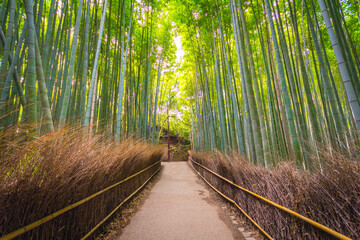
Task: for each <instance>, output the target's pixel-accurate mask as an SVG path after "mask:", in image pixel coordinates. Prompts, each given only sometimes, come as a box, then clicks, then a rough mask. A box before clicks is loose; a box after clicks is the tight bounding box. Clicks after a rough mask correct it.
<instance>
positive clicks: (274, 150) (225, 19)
mask: <svg viewBox="0 0 360 240" xmlns="http://www.w3.org/2000/svg"><path fill="white" fill-rule="evenodd" d="M178 4H179V5H180V6H181V8H182V9H181V10H180V11H179V12H181V13H186V14H185V15H186V16H185V17H182V16H178V18H179V20H178V22H179V23H178V24H179V25H182V29H183V31H184V32H186V33H187V35H186V36H187V38H188V41H189V42H191V43H192V44H189V45H186V47H187V51H188V53H187V56H186V59H187V61H188V64H187V65H186V66H183V71H186V72H187V75H189V74H190V75H191V76H192V78H191V80H189V82H191V84H192V86H193V88H192V90H191V91H192V96H194V98H192V99H191V104H192V115H193V117H192V141H193V147H194V148H195V149H196V150H198V151H209V150H213V149H219V150H221V151H222V152H225V153H227V152H229V151H230V150H231V149H234V150H236V151H238V152H241V153H242V154H243V155H245V156H246V157H247V158H248V159H250V160H251V161H252V162H253V163H254V164H258V165H264V166H266V167H268V168H269V167H271V166H273V165H274V164H276V162H278V161H279V160H278V159H289V158H290V159H294V160H296V162H297V165H298V167H300V168H305V169H311V168H312V167H313V166H314V165H315V164H316V165H317V166H319V164H321V162H320V163H319V162H318V161H317V159H319V152H318V149H326V151H329V152H332V151H345V152H346V151H349V149H350V148H352V147H353V146H359V145H358V144H359V141H358V140H359V139H358V137H359V132H360V107H359V97H360V81H359V76H360V75H359V73H360V61H359V57H358V56H359V52H360V45H359V43H360V39H359V34H360V32H359V30H358V29H359V27H360V25H359V23H360V21H359V19H360V18H358V17H359V3H358V2H356V1H355V2H354V1H339V0H297V1H293V0H250V1H241V0H226V1H219V0H217V1H206V0H204V1H191V2H190V1H178ZM315 161H316V162H315Z"/></svg>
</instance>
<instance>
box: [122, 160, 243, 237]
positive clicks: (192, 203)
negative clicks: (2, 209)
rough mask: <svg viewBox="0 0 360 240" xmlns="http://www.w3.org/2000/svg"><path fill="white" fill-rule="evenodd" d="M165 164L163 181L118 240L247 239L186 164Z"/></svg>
mask: <svg viewBox="0 0 360 240" xmlns="http://www.w3.org/2000/svg"><path fill="white" fill-rule="evenodd" d="M162 165H163V169H162V172H161V176H160V180H159V181H158V182H157V183H156V184H155V186H154V187H153V188H152V190H151V192H150V195H149V197H148V199H146V201H145V203H144V205H143V206H142V207H141V208H140V210H139V212H137V213H136V214H135V216H134V217H133V218H132V219H131V222H130V224H129V225H128V226H127V227H125V229H124V232H123V234H122V235H121V236H120V238H119V240H139V239H141V240H150V239H156V240H165V239H166V240H180V239H197V240H202V239H203V240H205V239H206V240H211V239H223V240H226V239H244V238H243V237H242V236H241V234H240V233H239V232H238V231H237V229H236V228H235V230H234V228H233V226H231V221H230V219H229V217H228V216H226V214H225V213H224V212H223V210H222V209H221V207H220V206H219V205H220V203H218V202H217V201H215V200H214V199H212V198H213V197H211V196H210V193H209V191H208V190H207V189H206V188H205V187H204V185H203V184H202V183H201V181H200V180H199V179H198V178H197V177H196V175H195V173H194V172H193V171H192V169H191V168H190V166H189V165H188V163H187V162H169V163H162ZM239 235H240V236H239Z"/></svg>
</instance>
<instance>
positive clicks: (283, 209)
mask: <svg viewBox="0 0 360 240" xmlns="http://www.w3.org/2000/svg"><path fill="white" fill-rule="evenodd" d="M189 158H190V160H191V162H193V163H195V164H196V165H198V166H200V167H201V168H203V169H205V170H206V171H208V172H210V173H212V174H213V175H215V176H217V177H218V178H220V179H222V180H224V181H225V182H228V183H229V184H231V185H233V186H234V187H237V188H239V189H241V190H242V191H244V192H247V193H249V194H251V195H252V196H254V197H256V198H258V199H261V200H263V201H264V202H266V203H268V204H270V205H272V206H274V207H276V208H278V209H280V210H282V211H284V212H287V213H289V214H290V215H292V216H294V217H297V218H299V219H301V220H303V221H305V222H307V223H309V224H310V225H312V226H314V227H316V228H318V229H320V230H322V231H324V232H326V233H328V234H330V235H331V236H333V237H336V238H337V239H341V240H351V238H349V237H347V236H345V235H343V234H341V233H339V232H337V231H335V230H332V229H331V228H328V227H326V226H324V225H322V224H320V223H318V222H315V221H314V220H311V219H310V218H307V217H305V216H303V215H301V214H299V213H297V212H294V211H292V210H290V209H288V208H286V207H283V206H281V205H279V204H277V203H274V202H272V201H270V200H269V199H266V198H264V197H262V196H260V195H258V194H256V193H254V192H252V191H250V190H248V189H246V188H243V187H240V186H239V185H237V184H235V183H234V182H232V181H230V180H229V179H227V178H224V177H223V176H221V175H219V174H217V173H216V172H214V171H212V170H210V169H208V168H207V167H205V166H203V165H201V164H200V163H197V162H195V161H194V160H193V159H192V158H191V157H189Z"/></svg>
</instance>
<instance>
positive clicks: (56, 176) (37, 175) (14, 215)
mask: <svg viewBox="0 0 360 240" xmlns="http://www.w3.org/2000/svg"><path fill="white" fill-rule="evenodd" d="M15 129H16V130H18V131H19V128H14V129H9V130H7V131H6V132H5V133H3V134H1V135H0V144H1V147H0V162H1V163H2V164H1V166H0V176H1V179H0V180H1V181H0V236H1V235H5V234H7V233H10V232H12V231H14V230H17V229H18V228H20V227H22V226H25V225H27V224H30V223H32V222H34V221H37V220H39V219H41V218H43V217H45V216H47V215H49V214H51V213H53V212H56V211H58V210H60V209H62V208H64V207H67V206H69V205H70V204H73V203H75V202H77V201H79V200H82V199H84V198H86V197H88V196H90V195H92V194H94V193H96V192H98V191H100V190H102V189H105V188H107V187H109V186H111V185H113V184H115V183H117V182H119V181H120V180H122V179H125V178H126V177H128V176H131V175H133V174H135V173H137V172H139V171H141V170H143V169H145V168H147V167H149V166H151V165H152V164H155V163H156V162H158V161H160V160H161V159H162V157H163V155H164V153H165V148H163V147H159V146H151V145H148V144H144V143H142V142H138V141H135V140H131V139H127V140H124V141H122V142H120V143H119V142H118V143H115V142H114V141H113V139H111V138H108V137H106V136H104V135H94V136H89V135H88V133H87V132H88V128H75V127H71V128H63V129H61V130H58V131H54V132H51V133H48V134H46V135H43V136H41V137H39V138H37V139H34V140H32V141H28V142H24V138H26V133H25V132H24V133H20V132H16V131H14V130H15ZM19 136H23V137H22V138H21V137H19ZM159 167H160V163H159V164H156V165H154V166H153V167H151V168H150V169H148V170H146V171H145V172H143V173H141V174H139V175H137V176H136V177H134V178H132V179H130V180H129V181H127V182H124V183H122V184H120V185H119V186H117V187H115V188H113V189H110V190H109V191H107V192H104V193H103V194H101V195H99V196H97V197H95V198H93V199H91V200H90V201H88V202H86V203H84V204H82V205H80V206H78V207H76V208H74V209H72V210H70V211H69V212H67V213H64V214H63V215H60V216H58V217H56V218H55V219H54V220H52V221H50V222H48V223H45V224H43V225H41V226H40V227H38V228H35V229H34V230H32V231H30V232H29V233H26V234H24V235H22V236H21V237H20V239H80V238H81V237H83V236H84V235H85V234H86V233H88V232H89V231H90V230H91V229H92V228H93V227H95V225H97V224H98V223H99V222H100V221H101V220H103V219H104V218H105V217H106V216H107V214H109V213H110V212H111V211H112V210H113V209H114V208H115V207H116V206H117V205H118V204H120V203H121V202H122V201H123V200H124V199H125V198H126V197H127V196H129V195H130V194H131V193H132V192H134V191H135V190H136V189H137V188H138V187H139V186H141V185H142V184H143V183H144V182H145V181H146V180H147V179H148V178H149V177H150V176H151V175H152V174H153V173H154V172H155V171H156V170H157V169H158V168H159ZM100 232H101V231H100ZM96 233H99V232H95V234H94V235H96Z"/></svg>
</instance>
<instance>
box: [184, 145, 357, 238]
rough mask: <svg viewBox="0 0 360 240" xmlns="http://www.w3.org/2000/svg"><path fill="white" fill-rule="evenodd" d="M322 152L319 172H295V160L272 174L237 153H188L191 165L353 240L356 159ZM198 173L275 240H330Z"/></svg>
mask: <svg viewBox="0 0 360 240" xmlns="http://www.w3.org/2000/svg"><path fill="white" fill-rule="evenodd" d="M321 153H322V158H321V160H322V162H323V165H322V168H321V169H320V168H318V170H316V171H314V172H311V173H310V172H308V171H299V170H298V169H297V167H296V165H295V163H294V162H290V161H287V162H282V163H281V164H278V166H277V167H276V168H274V169H272V170H268V169H266V168H264V167H261V166H254V165H253V164H251V163H249V162H248V161H247V160H246V159H244V158H243V157H242V156H240V155H239V154H237V153H235V152H233V153H231V154H229V155H224V154H222V153H220V152H216V153H215V154H214V153H208V154H206V153H197V152H194V151H191V152H190V157H191V158H192V159H193V160H194V161H195V162H198V163H200V164H201V165H204V166H205V167H207V168H209V169H211V170H213V171H214V172H216V173H218V174H219V175H221V176H223V177H225V178H227V179H229V180H231V181H233V182H234V183H236V184H238V185H239V186H241V187H243V188H246V189H248V190H250V191H252V192H254V193H256V194H258V195H260V196H262V197H265V198H267V199H269V200H271V201H273V202H275V203H277V204H280V205H282V206H284V207H286V208H289V209H291V210H293V211H295V212H297V213H300V214H302V215H304V216H306V217H308V218H310V219H312V220H314V221H317V222H319V223H321V224H323V225H325V226H327V227H329V228H331V229H333V230H335V231H338V232H339V233H341V234H344V235H345V236H347V237H350V238H352V239H357V238H358V237H359V236H360V163H359V162H360V156H359V155H358V154H356V155H350V156H349V155H342V154H336V153H335V154H329V153H328V152H326V151H321ZM193 166H194V167H195V168H196V170H197V171H199V172H200V174H201V175H202V176H204V177H205V179H207V180H208V181H209V182H210V183H211V184H212V185H214V186H215V187H216V188H217V189H219V190H220V191H221V192H223V193H224V194H225V195H227V196H229V197H230V198H232V199H234V200H235V201H236V202H237V203H238V204H239V206H240V207H241V208H242V209H243V210H244V211H245V212H246V213H247V214H248V215H249V216H250V217H251V218H252V219H253V220H254V221H255V222H256V223H257V224H259V225H260V226H261V227H262V228H263V229H264V230H265V231H266V232H267V233H268V234H269V235H270V236H271V237H273V238H274V239H332V237H331V236H330V235H328V234H326V233H324V232H322V231H321V230H318V229H317V228H315V227H313V226H311V225H309V224H307V223H305V222H303V221H301V220H299V219H297V218H295V217H293V216H291V215H289V214H287V213H284V212H282V211H281V210H279V209H277V208H275V207H273V206H271V205H269V204H267V203H265V202H263V201H262V200H260V199H257V198H255V197H254V196H251V195H250V194H248V193H246V192H243V191H241V190H240V189H237V188H235V187H233V186H231V185H229V184H227V183H225V182H224V181H223V180H221V179H219V178H218V177H216V176H214V175H212V174H210V173H209V172H207V171H206V170H204V169H202V168H201V167H199V166H197V165H196V164H193Z"/></svg>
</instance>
